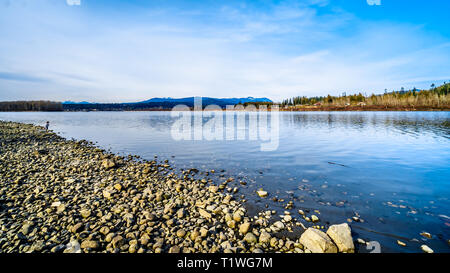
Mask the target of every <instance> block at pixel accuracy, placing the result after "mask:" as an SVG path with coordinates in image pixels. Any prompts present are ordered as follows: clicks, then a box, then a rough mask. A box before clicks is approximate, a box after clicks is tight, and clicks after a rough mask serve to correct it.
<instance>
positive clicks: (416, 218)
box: [0, 112, 450, 252]
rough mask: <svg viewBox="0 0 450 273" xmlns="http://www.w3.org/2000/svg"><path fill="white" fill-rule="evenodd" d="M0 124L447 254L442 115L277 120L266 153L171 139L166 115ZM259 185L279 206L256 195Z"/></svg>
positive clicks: (448, 146) (449, 185)
mask: <svg viewBox="0 0 450 273" xmlns="http://www.w3.org/2000/svg"><path fill="white" fill-rule="evenodd" d="M0 119H2V120H14V121H21V122H27V123H34V124H40V125H44V124H45V121H47V120H49V121H50V127H51V128H52V129H54V130H55V131H56V132H59V133H60V134H61V135H63V136H65V137H67V138H72V137H73V138H76V139H88V140H92V141H97V142H98V144H99V145H100V146H102V147H104V148H111V150H112V151H113V152H116V153H121V154H138V155H141V156H142V157H144V158H147V159H152V158H153V157H154V155H158V157H159V158H160V159H169V160H170V161H171V162H172V164H173V165H174V166H175V167H177V168H178V169H180V168H189V167H195V168H198V169H201V170H204V171H207V170H211V169H215V170H222V169H224V170H225V171H226V172H225V173H224V174H225V176H224V177H220V176H219V174H218V173H219V172H218V173H216V175H215V176H214V175H213V177H214V179H215V181H217V182H219V183H220V182H221V180H223V179H226V178H227V177H229V176H233V177H235V178H236V186H239V187H240V193H242V194H244V195H246V198H247V199H248V200H249V208H253V209H252V210H260V209H265V206H266V205H268V206H269V208H273V209H276V210H278V211H280V212H282V211H284V210H285V206H286V203H287V202H288V201H293V202H294V208H293V209H292V210H291V213H292V214H293V215H294V216H297V218H298V219H300V217H299V215H298V213H297V210H298V209H302V210H305V211H307V210H310V212H311V213H313V211H314V210H319V212H320V215H318V216H319V217H320V218H321V219H323V221H324V222H322V223H321V224H326V222H325V221H327V222H329V223H342V222H345V221H347V219H351V218H352V217H354V216H357V215H359V217H360V218H361V219H362V220H363V222H354V221H353V222H352V223H351V226H352V230H353V231H354V235H355V238H357V237H360V238H363V239H365V240H368V241H379V242H380V243H381V246H382V251H408V252H417V251H420V245H421V244H423V243H426V244H427V245H429V246H430V247H431V248H433V249H434V250H435V251H436V252H449V250H450V248H449V245H448V243H447V242H446V240H448V239H450V220H449V219H450V218H449V216H450V201H449V200H448V197H449V196H450V179H449V177H450V168H449V167H448V166H449V165H450V164H449V163H450V141H449V137H450V113H449V112H299V113H284V112H283V113H280V139H279V147H278V149H277V150H276V151H272V152H262V151H260V141H250V140H248V139H247V140H228V141H204V140H203V141H195V140H191V141H174V140H173V139H172V138H171V133H170V129H171V126H172V124H173V123H174V121H175V119H174V118H172V117H171V116H170V112H91V113H0ZM247 123H248V121H247ZM247 126H248V125H247ZM242 129H248V128H242ZM241 180H243V181H246V182H247V185H245V186H241V185H239V181H241ZM261 187H262V188H264V189H266V190H267V191H269V193H270V197H278V198H280V199H285V202H283V203H280V202H273V201H272V200H271V199H264V200H261V199H260V198H258V197H256V195H255V193H254V192H255V190H257V189H258V188H261ZM302 221H303V219H302ZM304 223H305V225H310V224H309V223H306V222H304ZM422 231H427V232H430V233H431V234H433V236H434V237H433V239H431V240H427V239H425V238H423V237H422V236H420V235H419V233H420V232H422ZM397 239H400V240H402V241H404V242H406V243H407V247H400V246H398V245H397V243H396V241H397ZM363 250H364V248H361V251H363Z"/></svg>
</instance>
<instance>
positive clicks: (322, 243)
mask: <svg viewBox="0 0 450 273" xmlns="http://www.w3.org/2000/svg"><path fill="white" fill-rule="evenodd" d="M300 243H301V244H302V245H303V246H304V247H305V248H307V249H309V250H310V251H311V252H313V253H337V247H336V245H335V244H334V243H333V241H332V240H331V239H330V237H328V235H327V234H325V232H323V231H320V230H318V229H315V228H308V229H307V230H306V231H305V232H304V233H303V234H302V236H301V237H300Z"/></svg>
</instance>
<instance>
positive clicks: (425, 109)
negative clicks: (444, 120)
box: [0, 106, 450, 113]
mask: <svg viewBox="0 0 450 273" xmlns="http://www.w3.org/2000/svg"><path fill="white" fill-rule="evenodd" d="M223 110H224V111H225V109H223ZM170 111H172V109H142V110H79V111H73V110H63V111H0V113H33V112H49V113H50V112H51V113H62V112H65V113H67V112H74V113H76V112H170ZM178 111H179V110H178ZM191 111H193V109H191ZM203 111H205V112H211V111H213V110H203ZM236 111H239V110H236ZM449 111H450V108H447V107H443V108H432V107H415V108H412V107H384V106H345V107H336V106H292V107H289V108H280V112H449ZM244 112H248V111H245V110H244Z"/></svg>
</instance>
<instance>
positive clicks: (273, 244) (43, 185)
mask: <svg viewBox="0 0 450 273" xmlns="http://www.w3.org/2000/svg"><path fill="white" fill-rule="evenodd" d="M197 172H198V171H197V170H196V169H190V170H183V171H181V173H180V172H178V173H177V172H175V170H174V169H173V168H171V166H170V165H169V164H168V161H165V162H158V161H156V160H153V161H146V160H139V159H136V158H134V157H131V156H130V157H121V156H116V155H113V154H111V153H109V152H107V151H104V150H102V149H99V148H98V147H95V146H94V145H93V144H92V143H89V142H87V141H74V140H66V139H64V138H62V137H60V136H58V135H57V134H55V133H53V132H50V131H46V130H45V129H44V128H43V127H39V126H34V125H28V124H20V123H13V122H2V121H0V183H1V186H0V253H16V252H53V253H57V252H64V253H81V252H89V253H90V252H113V253H118V252H129V253H161V252H170V253H189V252H200V253H209V252H223V253H264V252H292V253H304V252H306V253H307V252H319V253H323V252H328V253H336V252H354V250H355V248H354V245H353V240H352V236H351V230H350V227H349V225H348V224H346V223H345V224H341V225H332V226H330V227H328V229H327V230H326V232H325V228H324V227H321V226H313V227H310V228H307V229H306V228H305V227H304V226H303V225H302V224H301V223H300V222H298V221H296V219H295V217H293V216H292V215H290V214H289V213H288V212H286V213H285V215H283V216H282V217H281V218H280V215H275V211H271V210H265V211H261V212H259V213H258V215H256V216H253V217H250V216H249V215H248V213H247V211H246V209H245V207H244V205H243V201H239V200H237V199H235V198H234V197H233V195H232V193H233V192H234V191H233V189H232V188H230V187H229V186H227V182H225V183H221V184H220V185H215V184H214V181H213V180H212V179H207V178H201V177H199V175H198V174H197ZM258 194H261V196H262V197H261V198H264V196H263V195H264V191H263V190H261V191H260V192H259V193H258ZM266 195H267V194H266ZM300 214H301V211H299V216H301V215H300ZM316 218H317V217H316ZM316 218H314V219H312V221H313V222H314V221H318V219H316ZM280 219H281V220H280ZM294 228H296V229H301V230H302V234H301V235H299V236H297V237H298V238H292V236H284V235H283V234H285V233H286V232H287V233H289V232H291V231H292V230H293V229H294ZM288 237H289V238H288Z"/></svg>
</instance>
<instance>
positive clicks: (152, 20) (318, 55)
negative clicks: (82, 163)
mask: <svg viewBox="0 0 450 273" xmlns="http://www.w3.org/2000/svg"><path fill="white" fill-rule="evenodd" d="M1 1H2V2H1ZM1 1H0V4H1V3H3V4H4V3H5V0H1ZM39 2H40V3H39V4H37V3H36V1H26V0H19V1H18V2H14V3H12V2H9V5H8V6H5V5H3V6H1V5H0V7H1V9H2V14H3V15H4V16H2V17H0V36H1V37H3V38H2V39H1V40H0V75H1V73H4V75H9V77H1V76H0V100H9V99H55V100H78V101H81V100H90V101H99V102H106V101H111V102H118V101H138V100H144V99H148V98H150V97H158V96H159V97H161V96H164V97H167V96H171V97H183V96H192V95H198V96H213V97H241V96H254V97H262V96H265V97H270V98H272V99H274V100H281V99H283V98H285V97H290V96H296V95H307V96H312V95H326V94H328V93H331V94H340V93H341V92H344V91H347V92H348V91H365V92H382V91H383V90H384V89H385V88H388V89H392V88H400V87H401V86H404V87H406V88H408V87H411V88H412V87H413V86H417V87H421V86H419V85H420V84H422V85H424V84H428V83H427V81H432V80H441V79H442V80H445V79H446V78H448V79H450V75H446V74H445V72H444V71H450V69H449V66H450V65H449V64H450V62H449V61H450V53H449V52H450V51H449V50H448V49H449V48H448V47H449V41H448V40H447V39H446V38H445V37H439V35H431V34H428V33H427V32H426V31H424V30H423V29H422V28H421V26H416V25H407V24H396V23H392V22H382V23H380V22H368V21H364V20H362V19H358V18H357V17H356V16H354V15H353V14H350V13H348V12H346V11H344V10H336V11H334V12H332V13H327V14H319V13H318V12H317V9H318V8H320V7H321V6H322V7H323V6H327V5H328V4H329V2H328V1H321V0H316V1H314V0H311V1H305V2H303V3H301V4H299V3H297V2H287V3H282V4H278V5H273V6H269V7H267V8H266V9H264V10H260V9H257V8H255V7H249V6H245V5H238V6H221V7H218V8H211V9H207V10H198V9H192V10H185V9H177V8H176V7H175V8H174V7H171V8H170V9H169V8H168V9H164V8H158V9H157V10H154V9H148V10H142V9H141V10H137V11H136V14H128V13H121V12H120V11H118V10H116V11H114V14H113V15H114V16H108V15H110V14H108V13H106V12H105V13H101V12H102V10H90V9H89V7H85V8H84V7H83V5H81V6H80V7H76V8H73V7H67V6H65V5H63V4H61V1H39ZM98 13H100V14H98ZM6 73H9V74H6ZM11 75H15V76H16V77H15V79H12V77H11ZM20 75H23V77H22V78H23V79H26V78H28V79H42V80H41V81H39V80H35V81H32V82H31V81H25V80H20V78H21V76H20Z"/></svg>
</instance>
